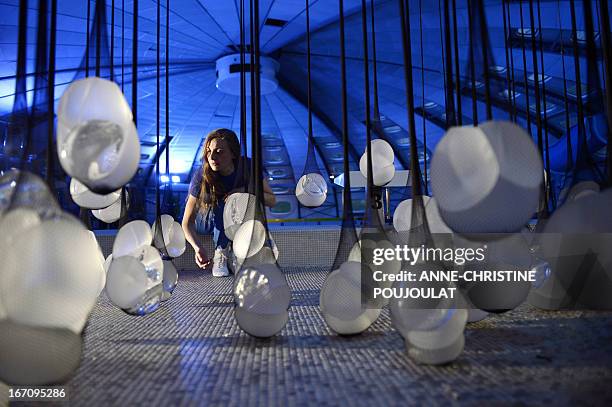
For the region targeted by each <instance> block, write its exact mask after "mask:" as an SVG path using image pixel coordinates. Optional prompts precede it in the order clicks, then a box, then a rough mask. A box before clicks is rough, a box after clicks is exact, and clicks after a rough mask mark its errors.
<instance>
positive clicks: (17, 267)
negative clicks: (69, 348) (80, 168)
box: [0, 215, 104, 333]
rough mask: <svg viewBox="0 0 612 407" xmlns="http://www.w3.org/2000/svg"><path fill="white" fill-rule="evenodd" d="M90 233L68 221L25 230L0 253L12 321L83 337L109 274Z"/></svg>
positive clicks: (0, 287) (0, 276) (0, 284)
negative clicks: (103, 278) (102, 279)
mask: <svg viewBox="0 0 612 407" xmlns="http://www.w3.org/2000/svg"><path fill="white" fill-rule="evenodd" d="M87 232H88V231H87V230H86V229H85V228H84V227H83V226H82V225H81V224H80V223H79V222H78V221H77V220H76V219H73V218H72V217H69V216H68V215H65V216H64V217H63V218H56V219H51V220H46V221H43V222H42V223H40V225H38V226H34V227H29V228H25V229H23V230H21V231H20V232H19V233H16V234H14V235H13V238H12V239H11V240H10V244H9V245H8V247H2V248H0V251H1V252H2V253H3V255H4V260H3V272H2V273H0V298H2V302H3V304H4V306H5V309H6V313H7V315H8V317H9V318H10V319H11V320H13V321H15V322H19V323H23V324H26V325H32V326H39V327H54V328H66V329H70V330H71V331H73V332H75V333H80V332H81V330H82V329H83V326H84V325H85V322H86V320H87V317H88V315H89V313H90V311H91V309H92V308H93V306H94V304H95V302H96V298H97V296H98V293H99V288H100V273H104V270H103V265H102V261H101V258H100V253H99V248H98V246H97V244H96V243H95V242H94V241H93V240H92V239H91V238H90V236H89V235H88V233H87ZM3 246H4V244H3ZM24 253H31V254H32V255H26V256H24Z"/></svg>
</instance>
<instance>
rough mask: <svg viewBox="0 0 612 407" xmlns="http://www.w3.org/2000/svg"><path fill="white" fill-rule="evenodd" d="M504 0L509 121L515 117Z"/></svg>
mask: <svg viewBox="0 0 612 407" xmlns="http://www.w3.org/2000/svg"><path fill="white" fill-rule="evenodd" d="M506 14H507V13H506V0H503V1H502V17H503V20H504V49H505V54H506V92H507V93H508V105H509V106H510V109H509V110H508V113H509V115H510V121H515V120H516V119H515V118H514V114H515V112H514V106H513V105H512V84H511V83H510V56H509V48H510V47H509V46H508V35H509V33H510V31H508V24H507V21H506V19H507V16H506Z"/></svg>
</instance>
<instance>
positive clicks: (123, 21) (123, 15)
mask: <svg viewBox="0 0 612 407" xmlns="http://www.w3.org/2000/svg"><path fill="white" fill-rule="evenodd" d="M124 48H125V0H121V92H123V91H124V89H123V84H124V82H125V60H124V52H123V51H124Z"/></svg>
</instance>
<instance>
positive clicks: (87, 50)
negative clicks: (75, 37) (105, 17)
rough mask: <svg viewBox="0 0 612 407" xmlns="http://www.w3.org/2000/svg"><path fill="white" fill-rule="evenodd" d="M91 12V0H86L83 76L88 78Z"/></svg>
mask: <svg viewBox="0 0 612 407" xmlns="http://www.w3.org/2000/svg"><path fill="white" fill-rule="evenodd" d="M90 14H91V0H87V23H86V24H87V27H86V31H87V38H85V77H86V78H88V77H89V34H90V33H89V23H90V17H89V15H90Z"/></svg>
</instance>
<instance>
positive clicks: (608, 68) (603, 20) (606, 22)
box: [599, 1, 612, 186]
mask: <svg viewBox="0 0 612 407" xmlns="http://www.w3.org/2000/svg"><path fill="white" fill-rule="evenodd" d="M599 19H600V28H599V32H600V33H601V43H602V48H601V49H602V53H603V62H604V77H605V79H604V83H605V89H606V92H605V95H606V111H607V117H608V144H607V154H606V167H607V177H608V179H607V186H611V183H612V41H611V39H610V14H609V11H608V3H607V2H606V1H602V2H601V13H600V14H599Z"/></svg>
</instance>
